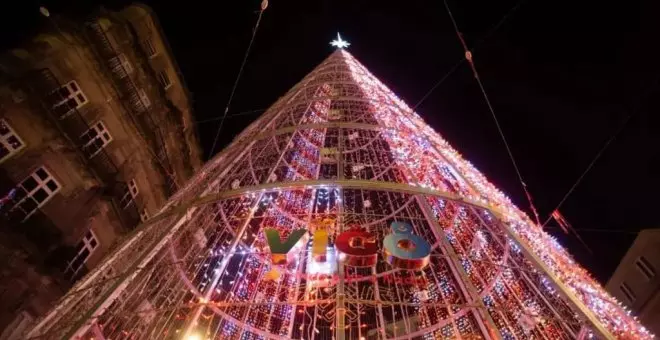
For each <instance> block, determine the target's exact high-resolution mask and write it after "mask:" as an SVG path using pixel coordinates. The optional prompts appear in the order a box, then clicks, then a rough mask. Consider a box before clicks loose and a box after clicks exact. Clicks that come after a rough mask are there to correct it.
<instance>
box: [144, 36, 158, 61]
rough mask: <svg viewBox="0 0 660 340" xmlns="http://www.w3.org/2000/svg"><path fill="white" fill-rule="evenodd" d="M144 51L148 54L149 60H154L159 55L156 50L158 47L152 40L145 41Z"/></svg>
mask: <svg viewBox="0 0 660 340" xmlns="http://www.w3.org/2000/svg"><path fill="white" fill-rule="evenodd" d="M144 50H145V52H147V57H149V58H153V57H155V56H157V55H158V50H157V49H156V46H154V42H153V41H152V40H151V38H147V39H145V40H144Z"/></svg>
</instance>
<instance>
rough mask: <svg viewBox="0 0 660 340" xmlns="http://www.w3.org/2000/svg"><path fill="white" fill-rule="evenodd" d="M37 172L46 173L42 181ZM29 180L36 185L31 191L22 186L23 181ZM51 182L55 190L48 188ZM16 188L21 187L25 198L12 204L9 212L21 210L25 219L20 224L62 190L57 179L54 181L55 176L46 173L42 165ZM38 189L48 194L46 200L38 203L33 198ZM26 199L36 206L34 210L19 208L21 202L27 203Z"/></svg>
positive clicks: (46, 170)
mask: <svg viewBox="0 0 660 340" xmlns="http://www.w3.org/2000/svg"><path fill="white" fill-rule="evenodd" d="M39 170H42V171H43V172H45V173H46V178H45V179H42V178H41V177H40V176H39V174H37V172H39ZM30 178H32V179H33V180H34V181H35V182H36V183H37V185H36V186H34V188H32V189H31V190H28V189H27V188H26V187H25V186H24V183H25V181H27V180H28V179H30ZM51 182H52V183H54V184H55V186H56V188H55V189H52V188H51V187H49V186H48V183H51ZM17 187H21V189H22V190H23V191H24V192H25V196H24V197H23V198H21V199H20V200H19V201H18V202H16V204H14V206H13V207H12V209H11V210H12V211H14V210H16V209H21V210H22V211H23V212H24V213H25V217H24V218H23V220H22V222H25V221H26V220H27V219H29V218H30V216H32V215H33V214H34V213H35V212H37V211H38V210H39V209H41V208H42V207H43V206H44V205H46V203H48V202H49V201H50V200H51V199H52V198H53V197H54V196H55V195H56V194H57V193H58V192H59V191H60V189H62V185H61V184H60V183H59V182H58V181H57V179H55V176H53V174H52V173H51V172H50V171H48V169H47V168H46V166H44V165H42V166H40V167H38V168H37V169H35V170H34V171H32V172H31V173H30V174H29V175H28V176H26V177H25V178H23V180H22V181H21V182H20V183H19V184H18V186H17ZM40 189H43V191H44V192H46V193H47V194H48V196H46V198H45V199H44V200H43V201H41V202H39V201H38V200H37V199H36V198H34V195H35V194H36V193H37V192H38V191H39V190H40ZM28 199H31V200H33V201H34V202H35V203H37V205H36V206H35V207H34V209H33V210H32V211H30V212H27V211H25V210H24V209H23V208H22V207H21V204H23V202H25V201H27V200H28Z"/></svg>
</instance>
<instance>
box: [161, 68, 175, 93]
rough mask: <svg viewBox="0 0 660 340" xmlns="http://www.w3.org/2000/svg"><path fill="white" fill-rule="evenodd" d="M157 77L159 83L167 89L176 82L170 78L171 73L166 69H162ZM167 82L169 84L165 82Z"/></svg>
mask: <svg viewBox="0 0 660 340" xmlns="http://www.w3.org/2000/svg"><path fill="white" fill-rule="evenodd" d="M157 77H158V83H160V86H162V87H163V89H165V90H167V89H169V88H170V87H172V85H173V84H174V82H172V79H171V78H170V75H169V73H168V72H167V70H165V69H163V70H160V71H159V72H158V74H157ZM165 82H166V83H167V84H165Z"/></svg>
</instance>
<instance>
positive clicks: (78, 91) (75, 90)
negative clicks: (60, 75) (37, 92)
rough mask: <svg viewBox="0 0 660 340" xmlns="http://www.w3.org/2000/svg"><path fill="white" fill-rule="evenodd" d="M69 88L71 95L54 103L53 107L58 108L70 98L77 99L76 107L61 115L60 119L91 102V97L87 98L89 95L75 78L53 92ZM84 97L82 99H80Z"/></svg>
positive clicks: (53, 108)
mask: <svg viewBox="0 0 660 340" xmlns="http://www.w3.org/2000/svg"><path fill="white" fill-rule="evenodd" d="M65 87H66V88H67V89H68V91H69V95H68V96H67V97H66V98H63V99H62V100H60V101H59V102H57V103H52V105H51V109H52V110H55V109H56V108H58V107H60V106H62V105H64V104H65V103H67V102H69V100H70V99H73V100H75V102H76V107H74V108H72V109H70V110H69V111H67V112H66V113H64V114H62V115H60V116H59V117H58V118H59V119H64V118H66V117H67V116H69V115H70V114H71V113H73V111H75V110H77V109H80V108H81V107H83V106H85V105H86V104H87V103H89V99H88V98H87V95H85V92H83V90H82V88H81V87H80V85H79V84H78V82H77V81H76V80H75V79H74V80H71V81H69V82H68V83H66V84H64V85H62V86H60V87H59V88H58V89H57V90H55V91H53V92H51V93H55V92H57V91H60V90H61V89H62V88H65ZM81 97H82V100H81V99H80V98H81Z"/></svg>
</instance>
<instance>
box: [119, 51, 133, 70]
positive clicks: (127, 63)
mask: <svg viewBox="0 0 660 340" xmlns="http://www.w3.org/2000/svg"><path fill="white" fill-rule="evenodd" d="M117 58H119V63H120V64H121V66H122V67H123V68H124V71H126V74H131V73H133V65H132V64H131V61H130V60H128V57H127V56H126V54H124V53H119V54H118V55H117Z"/></svg>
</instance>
